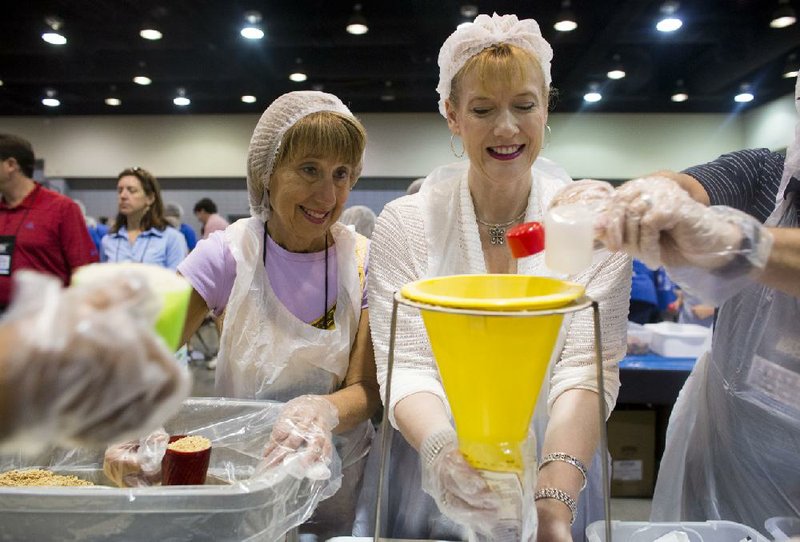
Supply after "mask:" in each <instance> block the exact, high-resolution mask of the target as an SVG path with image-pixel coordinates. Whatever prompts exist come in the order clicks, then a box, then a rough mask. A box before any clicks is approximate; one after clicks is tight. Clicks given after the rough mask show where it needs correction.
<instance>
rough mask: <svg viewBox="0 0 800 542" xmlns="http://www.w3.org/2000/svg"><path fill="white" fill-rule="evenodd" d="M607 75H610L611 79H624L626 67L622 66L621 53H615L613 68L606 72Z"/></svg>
mask: <svg viewBox="0 0 800 542" xmlns="http://www.w3.org/2000/svg"><path fill="white" fill-rule="evenodd" d="M606 76H608V78H609V79H622V78H623V77H625V68H624V67H623V66H622V62H620V59H619V55H614V57H613V64H612V65H611V69H610V70H608V72H607V73H606Z"/></svg>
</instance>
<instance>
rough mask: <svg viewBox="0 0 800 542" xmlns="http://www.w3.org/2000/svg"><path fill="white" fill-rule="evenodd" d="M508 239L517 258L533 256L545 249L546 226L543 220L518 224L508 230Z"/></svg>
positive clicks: (512, 252) (513, 254)
mask: <svg viewBox="0 0 800 542" xmlns="http://www.w3.org/2000/svg"><path fill="white" fill-rule="evenodd" d="M506 239H508V247H509V248H510V249H511V255H512V256H514V257H515V258H524V257H526V256H533V255H534V254H538V253H539V252H541V251H543V250H544V226H542V223H541V222H525V223H523V224H518V225H516V226H514V227H513V228H511V229H510V230H508V231H507V232H506Z"/></svg>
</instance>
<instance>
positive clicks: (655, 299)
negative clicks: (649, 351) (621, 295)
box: [628, 259, 678, 324]
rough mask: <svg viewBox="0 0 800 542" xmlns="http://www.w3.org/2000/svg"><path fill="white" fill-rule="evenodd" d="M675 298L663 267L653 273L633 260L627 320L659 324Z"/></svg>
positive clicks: (642, 264) (672, 287)
mask: <svg viewBox="0 0 800 542" xmlns="http://www.w3.org/2000/svg"><path fill="white" fill-rule="evenodd" d="M677 298H678V296H677V295H676V293H675V285H674V284H673V283H672V281H671V280H669V277H668V276H667V273H666V272H665V271H664V268H663V267H659V268H658V269H656V270H655V271H654V270H652V269H649V268H648V267H647V266H646V265H645V264H644V263H642V262H641V261H639V260H637V259H634V260H633V277H632V279H631V305H630V309H629V312H628V320H630V321H631V322H636V323H637V324H652V323H656V322H660V321H661V320H662V318H661V314H662V312H663V311H665V310H667V307H668V306H669V305H670V304H671V303H673V302H674V301H675V300H676V299H677Z"/></svg>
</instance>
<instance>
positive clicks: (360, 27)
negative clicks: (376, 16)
mask: <svg viewBox="0 0 800 542" xmlns="http://www.w3.org/2000/svg"><path fill="white" fill-rule="evenodd" d="M346 30H347V31H348V32H349V33H350V34H353V35H355V36H360V35H362V34H366V33H367V32H369V26H368V25H367V20H366V19H365V18H364V16H363V15H361V4H356V5H355V6H353V15H352V16H351V17H350V20H349V21H347V28H346Z"/></svg>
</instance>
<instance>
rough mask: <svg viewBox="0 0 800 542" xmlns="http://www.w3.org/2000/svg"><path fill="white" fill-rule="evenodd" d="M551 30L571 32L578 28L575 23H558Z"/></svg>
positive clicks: (564, 21) (565, 21)
mask: <svg viewBox="0 0 800 542" xmlns="http://www.w3.org/2000/svg"><path fill="white" fill-rule="evenodd" d="M553 28H555V29H556V30H558V31H559V32H572V31H573V30H575V29H576V28H578V23H576V22H575V21H567V20H563V21H558V22H557V23H556V24H554V25H553Z"/></svg>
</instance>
